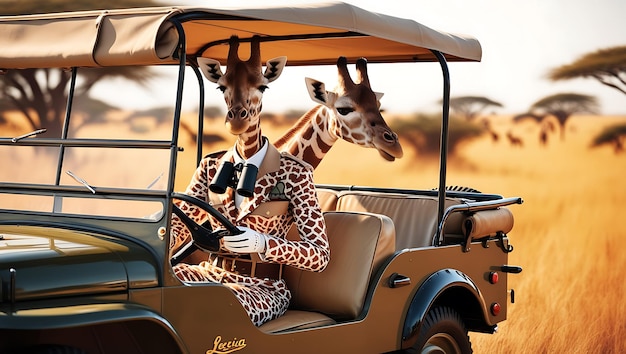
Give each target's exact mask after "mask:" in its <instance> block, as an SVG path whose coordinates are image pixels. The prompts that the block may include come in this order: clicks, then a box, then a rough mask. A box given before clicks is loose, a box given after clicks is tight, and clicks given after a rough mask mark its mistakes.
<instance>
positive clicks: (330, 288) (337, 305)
mask: <svg viewBox="0 0 626 354" xmlns="http://www.w3.org/2000/svg"><path fill="white" fill-rule="evenodd" d="M324 217H325V220H326V227H327V232H328V240H329V243H330V262H329V264H328V266H327V267H326V269H325V270H324V271H323V272H320V273H317V272H309V271H303V270H299V269H296V268H293V267H285V269H284V271H283V277H284V279H285V280H286V281H287V285H288V287H289V289H290V290H291V294H292V298H291V306H290V310H288V311H287V313H286V314H285V315H284V316H282V317H279V318H277V319H275V320H273V321H269V322H267V323H265V324H263V325H262V326H261V327H260V329H261V330H263V331H265V332H271V333H276V332H281V331H287V330H295V329H302V328H309V327H314V326H320V325H327V324H332V323H334V322H335V320H350V319H355V318H357V317H358V316H359V315H360V314H361V312H362V310H363V305H364V302H365V296H366V294H367V289H368V287H369V284H370V280H371V278H372V275H373V274H374V273H375V272H376V271H377V270H378V268H379V267H380V265H381V264H382V263H383V262H384V261H385V260H386V259H387V258H389V257H390V256H391V255H393V253H394V251H395V231H394V226H393V222H392V221H391V219H390V218H389V217H387V216H385V215H379V214H373V213H365V212H327V213H325V214H324ZM294 311H295V312H294Z"/></svg>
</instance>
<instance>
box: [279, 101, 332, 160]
mask: <svg viewBox="0 0 626 354" xmlns="http://www.w3.org/2000/svg"><path fill="white" fill-rule="evenodd" d="M330 114H331V113H330V111H329V110H328V108H326V107H325V106H322V105H319V106H317V107H315V108H313V109H311V110H309V111H308V112H307V113H305V114H304V115H303V116H302V117H300V119H299V120H298V121H297V122H296V124H295V125H294V126H293V127H292V128H291V129H289V131H287V133H285V134H284V135H283V136H282V137H281V138H280V139H278V140H277V141H276V142H275V143H274V145H276V147H277V148H278V150H280V151H284V152H288V153H290V154H292V155H294V156H296V157H298V158H301V159H303V160H304V161H306V162H308V163H309V164H310V165H311V166H313V168H316V167H317V166H318V165H319V164H320V162H321V161H322V159H323V158H324V156H326V153H328V150H330V148H331V147H332V146H333V144H334V143H335V142H336V141H337V140H338V139H339V138H340V135H339V134H340V129H339V128H338V127H337V125H336V123H335V122H334V120H331V119H330V118H331V117H330Z"/></svg>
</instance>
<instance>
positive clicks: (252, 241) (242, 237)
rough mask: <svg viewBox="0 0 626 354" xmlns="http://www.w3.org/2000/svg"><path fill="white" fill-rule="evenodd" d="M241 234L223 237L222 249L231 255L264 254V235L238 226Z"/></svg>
mask: <svg viewBox="0 0 626 354" xmlns="http://www.w3.org/2000/svg"><path fill="white" fill-rule="evenodd" d="M238 228H239V230H241V231H243V233H241V234H239V235H228V236H224V237H223V238H222V240H223V241H224V243H223V244H224V248H226V249H227V250H229V251H230V252H233V253H264V252H265V235H263V234H262V233H260V232H256V231H254V230H252V229H250V228H248V227H243V226H239V227H238Z"/></svg>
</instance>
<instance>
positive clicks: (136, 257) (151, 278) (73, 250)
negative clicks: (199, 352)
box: [0, 226, 158, 302]
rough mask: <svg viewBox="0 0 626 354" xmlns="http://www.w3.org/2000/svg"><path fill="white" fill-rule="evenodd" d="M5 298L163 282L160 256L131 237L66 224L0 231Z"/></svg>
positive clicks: (109, 290)
mask: <svg viewBox="0 0 626 354" xmlns="http://www.w3.org/2000/svg"><path fill="white" fill-rule="evenodd" d="M0 237H1V239H0V278H1V280H2V287H1V288H0V295H1V297H0V298H1V300H2V302H5V301H26V300H34V299H38V298H46V299H49V298H53V297H62V296H76V295H89V294H94V295H96V294H98V295H102V294H110V293H124V292H126V291H127V290H128V289H129V288H131V287H134V288H137V287H146V286H154V285H156V284H157V282H158V278H157V274H158V272H157V266H156V262H155V261H154V257H153V256H151V254H150V253H149V252H148V251H146V250H145V249H143V248H141V247H139V246H138V245H137V244H135V243H133V242H130V241H129V240H121V239H119V238H113V237H106V236H102V235H95V234H91V233H83V232H77V231H72V230H66V229H60V228H48V227H39V226H12V227H9V228H7V227H2V228H1V229H0Z"/></svg>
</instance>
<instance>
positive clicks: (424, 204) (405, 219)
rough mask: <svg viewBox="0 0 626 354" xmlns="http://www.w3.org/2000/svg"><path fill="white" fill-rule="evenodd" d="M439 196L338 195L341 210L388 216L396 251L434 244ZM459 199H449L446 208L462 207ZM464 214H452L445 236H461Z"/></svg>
mask: <svg viewBox="0 0 626 354" xmlns="http://www.w3.org/2000/svg"><path fill="white" fill-rule="evenodd" d="M437 203H438V199H437V198H436V197H428V196H418V195H408V194H399V193H398V194H393V193H378V192H363V191H345V192H341V193H340V194H339V200H338V201H337V207H336V209H337V210H338V211H348V210H349V211H366V212H370V213H377V214H383V215H387V216H389V217H390V218H391V220H393V224H394V226H395V230H396V250H402V249H405V248H417V247H428V246H432V245H433V236H434V235H435V232H436V231H437ZM460 203H461V200H460V199H457V198H447V199H446V207H449V206H451V205H455V204H460ZM462 224H463V215H462V214H461V213H453V214H452V215H450V217H449V218H448V220H447V221H446V224H445V228H444V233H446V234H456V235H460V234H462Z"/></svg>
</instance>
